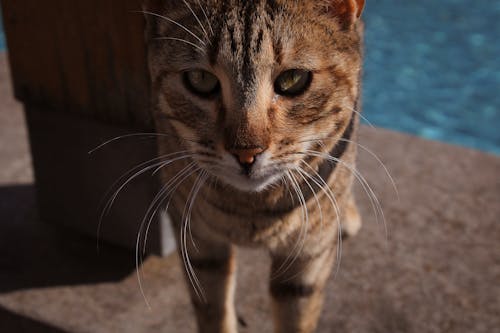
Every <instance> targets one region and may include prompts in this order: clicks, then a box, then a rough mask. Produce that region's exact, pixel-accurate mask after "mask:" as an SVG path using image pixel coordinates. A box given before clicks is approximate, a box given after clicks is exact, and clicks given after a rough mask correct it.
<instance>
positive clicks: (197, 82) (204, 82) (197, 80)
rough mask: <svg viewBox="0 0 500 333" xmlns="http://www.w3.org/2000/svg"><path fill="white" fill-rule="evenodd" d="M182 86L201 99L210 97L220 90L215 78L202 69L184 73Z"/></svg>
mask: <svg viewBox="0 0 500 333" xmlns="http://www.w3.org/2000/svg"><path fill="white" fill-rule="evenodd" d="M184 84H185V85H186V87H187V88H188V89H189V90H190V91H191V92H193V93H194V94H197V95H199V96H201V97H210V96H212V95H214V94H216V93H217V92H218V91H219V89H220V84H219V80H218V79H217V77H216V76H215V75H213V74H212V73H209V72H207V71H205V70H202V69H196V70H192V71H187V72H184Z"/></svg>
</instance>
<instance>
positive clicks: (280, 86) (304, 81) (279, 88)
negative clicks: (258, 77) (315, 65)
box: [274, 69, 312, 96]
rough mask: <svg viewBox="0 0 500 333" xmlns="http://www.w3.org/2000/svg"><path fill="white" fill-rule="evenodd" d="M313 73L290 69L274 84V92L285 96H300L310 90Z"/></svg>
mask: <svg viewBox="0 0 500 333" xmlns="http://www.w3.org/2000/svg"><path fill="white" fill-rule="evenodd" d="M311 81H312V73H311V72H309V71H306V70H302V69H289V70H287V71H284V72H283V73H281V74H280V75H279V76H278V78H277V79H276V81H275V82H274V91H276V93H277V94H280V95H283V96H298V95H300V94H302V93H303V92H304V91H306V90H307V88H309V85H310V84H311Z"/></svg>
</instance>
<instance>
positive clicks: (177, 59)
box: [145, 0, 364, 191]
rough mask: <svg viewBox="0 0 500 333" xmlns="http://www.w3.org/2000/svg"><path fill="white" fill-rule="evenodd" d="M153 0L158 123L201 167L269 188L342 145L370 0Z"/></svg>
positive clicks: (249, 187) (229, 180)
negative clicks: (361, 18) (317, 154)
mask: <svg viewBox="0 0 500 333" xmlns="http://www.w3.org/2000/svg"><path fill="white" fill-rule="evenodd" d="M152 2H154V3H151V4H149V7H147V8H146V9H145V11H146V12H147V13H146V17H147V20H148V39H149V64H150V72H151V78H152V81H153V94H154V97H155V103H156V108H157V113H156V114H155V117H156V118H157V119H156V122H157V125H158V127H159V130H160V131H161V130H162V128H167V127H168V128H171V129H173V130H174V131H175V132H176V133H175V136H177V137H179V138H181V140H180V142H181V144H182V145H183V146H184V147H182V149H186V150H188V151H189V152H190V153H191V154H192V158H193V160H194V161H195V162H196V163H197V165H198V166H199V167H201V168H203V169H204V170H206V171H208V172H209V174H211V175H213V176H215V177H217V178H218V179H220V180H221V181H223V182H224V183H226V184H229V185H232V186H233V187H235V188H237V189H240V190H243V191H262V190H264V189H265V188H266V187H269V186H270V185H272V184H275V183H278V182H280V180H281V179H282V178H283V177H284V175H285V172H286V171H287V170H293V169H294V168H297V167H301V168H305V166H304V161H308V154H309V152H310V151H312V150H316V151H317V150H323V151H325V150H327V151H329V150H330V149H331V148H332V147H333V146H334V145H335V143H336V140H338V139H339V138H340V136H341V135H342V133H343V131H344V130H345V128H346V127H347V125H348V123H349V121H350V119H351V116H352V113H353V110H354V109H355V108H356V101H357V98H358V93H359V73H360V67H361V54H360V53H361V52H360V36H359V32H358V31H357V30H356V19H357V16H358V14H359V13H360V11H361V9H362V5H363V3H364V1H361V0H357V1H355V0H345V1H334V0H332V1H308V0H302V1H271V0H267V1H265V0H261V1H243V0H241V1H236V0H235V1H215V0H189V1H184V0H171V1H159V0H157V1H152ZM312 3H314V4H312ZM162 124H164V125H167V124H168V125H169V126H165V127H164V126H163V125H162ZM179 150H181V148H180V149H179ZM309 155H310V154H309Z"/></svg>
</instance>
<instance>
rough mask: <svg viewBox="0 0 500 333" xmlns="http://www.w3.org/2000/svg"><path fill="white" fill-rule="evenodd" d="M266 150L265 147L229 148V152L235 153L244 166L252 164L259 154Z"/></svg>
mask: <svg viewBox="0 0 500 333" xmlns="http://www.w3.org/2000/svg"><path fill="white" fill-rule="evenodd" d="M263 151H264V149H263V148H260V147H257V148H250V149H229V152H230V153H231V154H233V155H234V156H235V157H236V159H237V160H238V162H240V164H241V165H242V166H246V167H248V166H251V165H252V164H253V163H254V162H255V158H256V157H257V155H259V154H261V153H262V152H263Z"/></svg>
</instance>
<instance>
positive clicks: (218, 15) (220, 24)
mask: <svg viewBox="0 0 500 333" xmlns="http://www.w3.org/2000/svg"><path fill="white" fill-rule="evenodd" d="M227 3H228V1H222V4H221V5H220V7H219V8H218V9H217V10H215V11H214V15H213V16H212V18H213V19H212V20H211V21H212V25H213V27H214V28H213V29H214V35H213V36H212V40H211V43H210V48H209V50H208V60H209V61H210V64H212V65H214V64H215V62H216V61H217V57H218V56H219V50H220V44H221V40H222V38H223V37H222V32H223V31H224V26H225V21H226V13H227Z"/></svg>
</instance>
